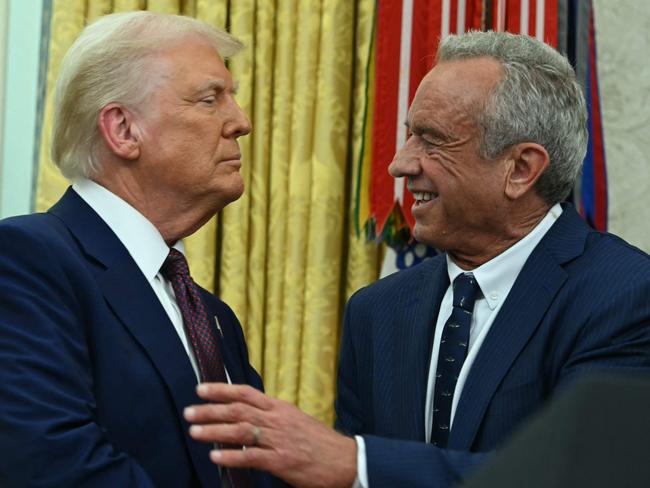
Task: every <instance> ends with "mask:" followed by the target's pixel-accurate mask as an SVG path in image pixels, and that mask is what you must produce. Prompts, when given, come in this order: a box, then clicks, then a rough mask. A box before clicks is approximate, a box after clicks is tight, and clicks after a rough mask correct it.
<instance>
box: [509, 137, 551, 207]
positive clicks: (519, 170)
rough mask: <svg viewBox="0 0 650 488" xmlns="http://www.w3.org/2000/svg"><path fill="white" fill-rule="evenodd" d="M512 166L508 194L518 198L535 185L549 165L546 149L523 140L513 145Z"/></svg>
mask: <svg viewBox="0 0 650 488" xmlns="http://www.w3.org/2000/svg"><path fill="white" fill-rule="evenodd" d="M510 158H511V160H510V163H511V164H510V168H509V170H508V174H507V180H506V188H505V193H506V196H507V197H508V198H510V199H512V200H516V199H517V198H520V197H521V196H523V195H525V194H526V193H528V192H529V191H530V189H531V188H532V187H533V186H534V185H535V182H536V181H537V180H538V179H539V177H540V176H541V175H542V173H543V172H544V171H545V170H546V168H547V167H548V165H549V162H550V159H549V157H548V153H547V152H546V149H544V148H543V147H542V146H540V145H539V144H535V143H533V142H523V143H521V144H516V145H515V146H513V147H512V149H511V152H510Z"/></svg>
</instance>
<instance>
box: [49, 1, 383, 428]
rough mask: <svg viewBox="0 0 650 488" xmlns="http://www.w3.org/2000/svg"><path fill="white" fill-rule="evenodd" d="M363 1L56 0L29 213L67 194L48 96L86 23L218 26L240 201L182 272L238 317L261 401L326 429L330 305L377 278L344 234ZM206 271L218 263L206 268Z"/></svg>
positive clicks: (355, 148)
mask: <svg viewBox="0 0 650 488" xmlns="http://www.w3.org/2000/svg"><path fill="white" fill-rule="evenodd" d="M374 8H375V2H374V0H356V1H355V2H351V1H349V0H282V1H277V2H271V1H268V2H266V1H255V0H236V1H235V0H230V1H229V0H219V1H214V0H148V1H145V0H113V1H111V0H66V1H63V0H54V4H53V17H52V25H51V34H52V37H51V39H50V44H49V45H50V54H49V68H48V79H47V99H46V107H45V114H44V124H43V127H44V129H43V134H42V140H41V153H40V158H41V159H40V162H41V164H40V168H39V177H38V178H39V179H38V184H37V202H36V203H37V208H38V209H39V210H44V209H46V208H48V207H49V206H51V205H52V204H53V203H54V202H55V201H56V200H57V199H58V198H59V197H60V195H61V194H62V193H63V191H64V190H65V188H66V186H67V184H68V183H67V182H66V181H65V180H64V179H63V178H62V177H61V176H60V175H59V173H58V171H57V170H56V168H54V166H53V165H52V163H51V162H50V160H49V145H50V140H51V139H50V138H51V124H52V100H51V94H52V87H53V82H54V80H55V79H56V76H57V74H58V66H59V64H60V62H61V59H62V56H63V54H64V53H65V51H66V50H67V49H68V47H69V46H70V44H71V43H72V41H73V40H74V39H75V37H76V36H77V35H78V34H79V32H80V31H81V29H82V28H83V26H84V25H85V23H86V22H88V21H92V20H94V19H96V18H98V17H100V16H102V15H105V14H108V13H111V12H116V11H128V10H135V9H150V10H154V11H157V12H165V13H181V14H184V15H190V16H194V17H197V18H199V19H201V20H203V21H205V22H207V23H209V24H211V25H214V26H216V27H220V28H225V27H228V29H229V31H230V32H231V33H233V34H234V35H235V36H237V37H238V38H240V39H241V40H242V41H243V42H244V43H245V44H246V46H247V48H246V50H245V51H244V52H242V53H240V54H238V55H237V56H235V57H234V58H233V59H232V60H230V61H229V68H230V70H231V72H232V74H233V77H234V78H235V79H236V80H237V81H238V82H239V92H238V95H237V99H238V101H239V103H240V104H241V106H242V108H243V109H244V111H245V112H246V113H247V114H249V117H250V119H251V121H252V123H253V133H252V134H251V135H250V136H248V137H246V138H243V139H241V140H240V145H241V149H242V159H243V162H244V164H243V167H242V174H243V177H244V182H245V185H246V191H245V192H244V196H243V197H242V198H241V199H240V200H238V201H237V202H235V203H233V204H231V205H229V206H228V207H227V208H226V209H224V211H223V212H222V214H221V215H220V216H219V221H217V218H215V219H213V220H212V221H211V222H209V223H208V224H207V225H206V226H204V227H203V228H202V229H201V230H200V231H199V232H197V233H196V234H194V235H193V236H191V237H190V238H188V239H187V240H186V249H187V254H188V257H189V261H190V266H191V268H192V273H193V275H194V277H195V279H196V281H197V282H199V283H200V284H201V285H203V286H205V287H207V288H209V289H214V285H215V282H216V284H217V285H218V286H217V289H218V291H219V294H220V296H221V298H222V299H223V300H224V301H225V302H226V303H228V304H229V305H230V306H231V307H232V308H233V309H234V311H235V313H236V314H237V316H238V317H239V318H240V320H241V322H242V325H243V327H244V331H245V334H246V338H247V342H248V346H249V351H250V357H251V362H252V363H253V365H254V366H255V367H256V368H257V369H258V370H259V371H260V372H261V373H262V376H263V378H264V382H265V386H266V389H267V392H268V393H270V394H271V395H273V396H276V397H280V398H283V399H285V400H288V401H291V402H293V403H295V404H297V405H298V406H299V407H301V408H302V409H303V410H305V411H306V412H308V413H310V414H312V415H314V416H316V417H317V418H319V419H321V420H323V421H325V422H328V423H331V421H332V419H333V409H332V401H333V398H334V395H335V367H336V359H337V351H338V341H339V335H340V319H341V315H342V305H343V303H344V301H345V299H347V298H348V297H349V295H350V294H351V293H353V292H354V291H355V290H356V289H358V288H359V287H361V286H363V285H365V284H367V283H369V282H371V281H373V280H374V279H376V277H377V273H378V252H377V249H376V247H375V245H374V244H367V243H366V242H364V240H363V238H361V237H357V236H356V234H355V233H354V229H353V226H352V218H351V215H352V208H353V203H354V202H353V201H352V200H351V197H350V196H351V194H352V191H353V188H354V187H353V181H354V180H355V178H356V177H357V174H356V172H357V170H358V169H357V167H356V166H357V165H356V158H357V156H358V154H359V147H360V144H361V140H362V137H363V130H362V126H363V111H364V107H365V104H364V94H365V88H366V83H367V80H366V79H365V76H366V63H367V60H368V54H369V43H370V35H371V32H372V21H373V10H374ZM217 263H218V265H217Z"/></svg>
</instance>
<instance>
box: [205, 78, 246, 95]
mask: <svg viewBox="0 0 650 488" xmlns="http://www.w3.org/2000/svg"><path fill="white" fill-rule="evenodd" d="M225 89H226V80H224V79H221V78H216V79H212V80H208V81H206V82H205V83H203V84H202V85H200V86H199V87H198V88H197V90H196V91H197V93H202V92H206V91H216V92H220V91H223V90H225ZM238 89H239V82H237V81H236V82H234V83H233V85H232V89H231V92H232V93H233V94H235V93H237V90H238Z"/></svg>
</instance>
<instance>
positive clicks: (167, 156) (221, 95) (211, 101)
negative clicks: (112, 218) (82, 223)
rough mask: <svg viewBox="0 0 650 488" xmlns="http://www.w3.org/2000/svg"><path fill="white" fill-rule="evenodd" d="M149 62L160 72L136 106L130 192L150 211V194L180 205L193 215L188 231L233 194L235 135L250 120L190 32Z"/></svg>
mask: <svg viewBox="0 0 650 488" xmlns="http://www.w3.org/2000/svg"><path fill="white" fill-rule="evenodd" d="M154 66H155V68H154V72H158V73H161V74H162V75H161V76H162V79H161V81H160V82H159V88H157V89H156V90H155V91H154V94H153V95H152V96H151V98H150V99H149V100H148V101H147V103H146V106H145V107H142V108H141V109H140V110H138V111H137V112H139V113H137V114H136V118H138V119H139V124H138V127H139V131H140V133H139V143H140V156H139V158H138V161H137V164H136V165H134V166H133V167H132V168H131V170H132V171H133V176H134V179H135V180H136V181H137V183H138V187H139V189H138V192H139V194H140V195H139V196H138V197H136V200H138V199H139V200H149V201H148V202H147V201H145V202H143V203H142V204H141V205H139V206H140V208H145V209H148V212H146V213H148V214H150V215H151V214H152V213H154V209H152V208H151V206H152V201H153V202H154V203H153V204H155V205H158V206H160V207H172V208H173V209H174V212H176V213H177V214H181V213H183V212H185V213H186V214H187V217H188V218H191V219H192V220H197V222H196V225H192V227H193V228H192V229H191V231H192V232H193V231H194V230H196V229H195V228H198V226H200V225H202V224H203V223H204V222H205V221H206V220H208V219H209V218H210V217H212V216H213V215H214V214H215V213H216V212H217V211H219V210H221V209H222V208H223V207H225V206H226V205H227V204H229V203H231V202H233V201H234V200H236V199H237V198H239V197H240V196H241V194H242V192H243V190H244V182H243V180H242V176H241V174H240V172H239V170H240V167H241V160H240V159H241V153H240V150H239V144H238V142H237V138H238V137H240V136H242V135H245V134H248V133H249V132H250V130H251V127H250V122H249V120H248V119H247V117H246V115H244V113H243V112H242V110H241V108H240V107H239V105H238V104H237V102H236V101H235V99H234V92H235V90H234V87H233V80H232V78H231V76H230V73H229V72H228V70H227V69H226V66H225V65H224V63H223V61H222V59H221V58H220V57H219V55H218V54H217V52H216V51H215V49H214V48H213V47H212V46H210V45H209V44H207V43H206V42H204V41H201V40H198V39H190V40H185V41H184V42H182V43H179V44H178V45H176V46H174V47H171V48H169V49H165V50H163V51H162V53H161V54H160V55H159V57H158V58H157V59H155V60H154ZM158 76H160V75H158ZM178 237H184V236H178Z"/></svg>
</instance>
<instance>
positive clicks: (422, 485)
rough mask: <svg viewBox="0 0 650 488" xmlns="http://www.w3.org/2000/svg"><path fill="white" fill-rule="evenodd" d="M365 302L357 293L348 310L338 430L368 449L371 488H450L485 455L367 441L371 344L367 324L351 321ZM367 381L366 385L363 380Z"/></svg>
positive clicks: (370, 417) (340, 373)
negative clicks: (407, 487) (360, 436)
mask: <svg viewBox="0 0 650 488" xmlns="http://www.w3.org/2000/svg"><path fill="white" fill-rule="evenodd" d="M362 302H363V298H362V297H360V296H359V294H358V293H357V294H356V295H355V296H353V297H352V298H351V299H350V301H349V303H348V306H347V307H346V311H345V316H344V323H343V337H342V339H341V353H340V358H339V370H338V378H337V387H338V393H337V398H336V403H335V407H336V428H337V429H338V430H339V431H341V432H343V433H345V434H349V435H362V437H363V440H364V443H365V446H366V462H367V473H368V482H369V485H370V486H369V488H384V487H385V488H389V487H390V488H393V487H395V486H409V487H413V488H441V487H446V486H453V485H455V484H456V483H458V481H459V480H461V479H462V478H463V477H465V476H467V474H468V473H469V472H470V471H471V470H472V469H473V468H474V467H475V466H477V465H479V464H481V463H482V462H484V461H485V459H486V458H488V457H489V456H490V454H489V453H471V452H463V451H452V450H446V449H439V448H437V447H435V446H433V445H432V444H427V443H424V442H414V441H404V440H398V439H389V438H386V437H378V436H374V435H366V433H367V432H372V431H373V428H374V427H373V412H372V407H371V401H370V399H371V397H372V385H371V384H370V383H372V376H371V375H372V372H371V369H372V357H371V351H372V348H371V347H370V346H369V344H370V343H371V341H372V335H371V331H370V330H369V327H367V325H368V324H367V323H363V321H361V320H358V319H357V318H356V316H355V310H357V307H358V308H360V309H362V308H363V306H364V304H363V303H362ZM364 378H365V380H364Z"/></svg>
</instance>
